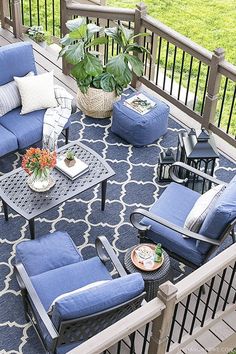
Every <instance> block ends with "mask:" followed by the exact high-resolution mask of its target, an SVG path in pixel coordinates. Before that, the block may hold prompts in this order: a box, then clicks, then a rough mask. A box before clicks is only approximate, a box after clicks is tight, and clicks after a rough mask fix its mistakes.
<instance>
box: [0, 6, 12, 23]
mask: <svg viewBox="0 0 236 354" xmlns="http://www.w3.org/2000/svg"><path fill="white" fill-rule="evenodd" d="M0 16H1V17H0V19H1V27H2V28H8V27H9V25H8V24H7V23H6V21H5V18H6V17H8V18H9V16H10V11H9V2H8V1H7V0H1V1H0Z"/></svg>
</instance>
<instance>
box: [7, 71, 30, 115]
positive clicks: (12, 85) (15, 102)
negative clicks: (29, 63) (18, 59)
mask: <svg viewBox="0 0 236 354" xmlns="http://www.w3.org/2000/svg"><path fill="white" fill-rule="evenodd" d="M32 75H34V73H33V72H32V71H30V72H29V73H28V74H27V75H26V76H32ZM19 106H21V97H20V92H19V90H18V86H17V83H16V82H15V80H13V81H11V82H8V83H7V84H5V85H2V86H0V117H2V116H4V114H6V113H8V112H10V111H12V110H13V109H15V108H17V107H19Z"/></svg>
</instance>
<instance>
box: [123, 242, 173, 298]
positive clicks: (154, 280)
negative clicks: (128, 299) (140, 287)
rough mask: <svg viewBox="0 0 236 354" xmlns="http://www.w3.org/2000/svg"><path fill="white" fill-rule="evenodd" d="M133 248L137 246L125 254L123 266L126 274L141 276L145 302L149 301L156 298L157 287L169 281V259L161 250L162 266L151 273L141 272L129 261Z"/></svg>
mask: <svg viewBox="0 0 236 354" xmlns="http://www.w3.org/2000/svg"><path fill="white" fill-rule="evenodd" d="M135 247H137V246H134V247H131V248H129V249H128V251H127V252H126V254H125V258H124V266H125V268H126V270H127V272H128V273H131V274H132V273H136V272H139V273H140V274H141V275H142V277H143V280H144V283H145V291H146V293H147V295H146V300H147V301H150V300H152V299H153V298H154V297H156V296H157V290H158V288H159V285H161V284H162V283H164V282H166V281H167V280H170V272H171V268H170V257H169V256H168V254H167V253H166V251H164V250H163V254H164V262H163V264H162V266H161V267H160V268H159V269H157V270H154V271H151V272H146V271H142V270H141V269H139V268H137V267H136V266H135V265H134V264H133V262H132V260H131V256H130V255H131V252H132V250H133V249H134V248H135Z"/></svg>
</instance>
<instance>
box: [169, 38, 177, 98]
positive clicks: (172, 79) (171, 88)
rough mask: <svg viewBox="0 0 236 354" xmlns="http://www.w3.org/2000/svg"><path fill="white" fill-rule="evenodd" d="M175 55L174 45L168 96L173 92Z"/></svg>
mask: <svg viewBox="0 0 236 354" xmlns="http://www.w3.org/2000/svg"><path fill="white" fill-rule="evenodd" d="M176 54H177V47H176V45H175V50H174V58H173V64H172V73H171V83H170V95H172V91H173V82H174V76H175V61H176Z"/></svg>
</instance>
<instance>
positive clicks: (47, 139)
mask: <svg viewBox="0 0 236 354" xmlns="http://www.w3.org/2000/svg"><path fill="white" fill-rule="evenodd" d="M54 91H55V98H56V100H57V103H58V106H57V107H53V108H48V109H47V110H46V112H45V114H44V122H43V148H44V149H49V150H50V151H53V150H55V149H56V147H57V139H58V137H59V135H60V134H61V132H62V130H63V128H64V126H65V125H66V123H67V122H68V119H69V118H70V115H71V102H72V100H73V96H72V95H71V94H70V93H69V92H67V91H66V90H65V89H64V87H61V86H57V85H55V86H54Z"/></svg>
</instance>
